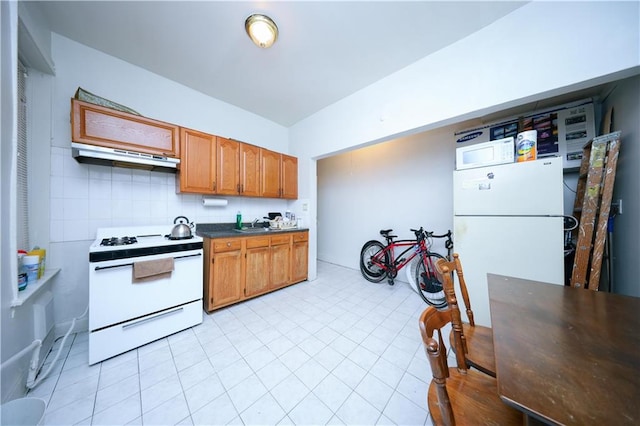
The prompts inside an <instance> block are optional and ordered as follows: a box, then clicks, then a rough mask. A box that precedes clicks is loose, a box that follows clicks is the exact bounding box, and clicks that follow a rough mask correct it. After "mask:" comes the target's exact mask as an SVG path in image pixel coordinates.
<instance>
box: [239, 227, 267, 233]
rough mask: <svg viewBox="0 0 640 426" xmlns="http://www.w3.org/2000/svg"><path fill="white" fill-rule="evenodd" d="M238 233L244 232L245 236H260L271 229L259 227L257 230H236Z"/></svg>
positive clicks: (246, 228)
mask: <svg viewBox="0 0 640 426" xmlns="http://www.w3.org/2000/svg"><path fill="white" fill-rule="evenodd" d="M234 231H236V232H242V233H243V234H258V233H263V232H267V231H269V228H264V227H257V228H248V227H244V228H242V229H234Z"/></svg>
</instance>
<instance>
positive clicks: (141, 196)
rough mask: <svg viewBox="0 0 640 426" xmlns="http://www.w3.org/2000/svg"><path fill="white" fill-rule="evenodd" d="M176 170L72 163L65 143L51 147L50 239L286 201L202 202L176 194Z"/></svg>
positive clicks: (213, 217)
mask: <svg viewBox="0 0 640 426" xmlns="http://www.w3.org/2000/svg"><path fill="white" fill-rule="evenodd" d="M176 183H177V182H176V175H175V174H173V173H165V172H151V171H147V170H138V169H128V168H121V167H108V166H98V165H92V164H82V163H78V162H77V161H76V160H75V159H74V158H73V157H72V155H71V149H70V148H60V147H52V149H51V176H50V221H51V227H50V233H51V234H50V237H51V242H64V241H78V240H93V239H94V238H95V235H96V229H97V228H102V227H111V226H136V225H160V224H167V225H170V224H172V223H173V219H174V218H175V217H176V216H187V217H188V218H189V220H190V221H192V222H196V223H215V222H234V221H235V216H236V213H237V212H238V210H239V211H241V212H242V216H243V219H244V220H245V221H251V220H253V219H255V218H259V219H262V217H263V216H265V215H266V214H267V212H269V211H279V210H286V208H287V201H285V200H277V199H262V198H246V197H226V196H221V197H220V198H225V199H227V200H228V205H227V206H224V207H204V206H202V201H201V200H202V195H199V194H180V193H176Z"/></svg>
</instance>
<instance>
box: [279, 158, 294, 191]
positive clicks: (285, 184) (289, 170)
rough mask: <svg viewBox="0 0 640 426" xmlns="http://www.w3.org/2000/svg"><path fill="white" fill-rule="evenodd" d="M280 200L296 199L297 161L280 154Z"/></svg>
mask: <svg viewBox="0 0 640 426" xmlns="http://www.w3.org/2000/svg"><path fill="white" fill-rule="evenodd" d="M281 180H282V198H289V199H292V200H296V199H297V198H298V159H297V158H296V157H292V156H290V155H284V154H282V177H281Z"/></svg>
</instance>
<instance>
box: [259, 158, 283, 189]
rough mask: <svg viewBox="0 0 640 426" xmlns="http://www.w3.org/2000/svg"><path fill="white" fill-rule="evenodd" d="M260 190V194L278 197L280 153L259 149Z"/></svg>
mask: <svg viewBox="0 0 640 426" xmlns="http://www.w3.org/2000/svg"><path fill="white" fill-rule="evenodd" d="M260 172H261V181H262V182H261V190H260V196H261V197H267V198H280V194H281V187H280V154H279V153H277V152H273V151H269V150H268V149H264V148H261V149H260Z"/></svg>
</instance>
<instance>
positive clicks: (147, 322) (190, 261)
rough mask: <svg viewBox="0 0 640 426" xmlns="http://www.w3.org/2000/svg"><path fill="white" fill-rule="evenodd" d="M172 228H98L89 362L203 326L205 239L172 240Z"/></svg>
mask: <svg viewBox="0 0 640 426" xmlns="http://www.w3.org/2000/svg"><path fill="white" fill-rule="evenodd" d="M171 229H172V226H140V227H120V228H100V229H98V231H97V233H96V237H97V238H96V240H95V241H94V242H93V244H91V246H90V247H89V332H90V333H89V364H95V363H96V362H100V361H103V360H105V359H107V358H110V357H112V356H115V355H118V354H120V353H123V352H126V351H128V350H131V349H134V348H137V347H139V346H141V345H144V344H146V343H149V342H151V341H154V340H157V339H160V338H162V337H165V336H167V335H169V334H172V333H175V332H178V331H181V330H184V329H186V328H188V327H191V326H193V325H196V324H199V323H201V322H202V286H203V263H202V262H203V249H202V243H203V239H202V238H201V237H198V236H192V237H191V238H185V239H170V238H169V235H170V233H171ZM140 270H144V271H145V275H144V277H140V276H139V274H138V272H137V271H140Z"/></svg>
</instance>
